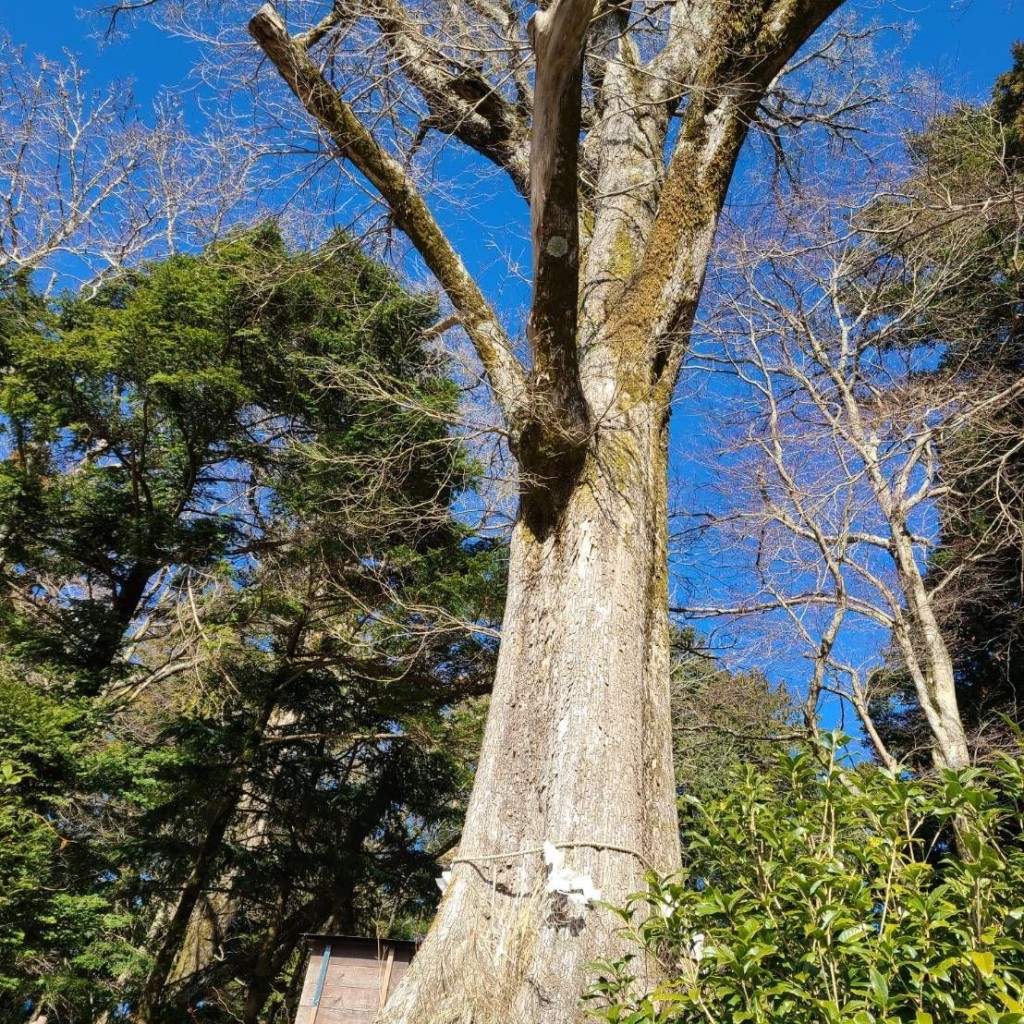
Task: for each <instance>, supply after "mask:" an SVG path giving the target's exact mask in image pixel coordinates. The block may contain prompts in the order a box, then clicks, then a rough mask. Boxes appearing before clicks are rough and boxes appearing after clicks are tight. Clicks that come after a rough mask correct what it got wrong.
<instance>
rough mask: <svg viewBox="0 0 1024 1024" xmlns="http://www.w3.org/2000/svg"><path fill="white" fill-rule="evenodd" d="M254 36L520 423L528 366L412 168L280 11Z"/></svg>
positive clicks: (268, 9)
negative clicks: (422, 273) (360, 179)
mask: <svg viewBox="0 0 1024 1024" xmlns="http://www.w3.org/2000/svg"><path fill="white" fill-rule="evenodd" d="M249 32H250V34H251V35H252V37H253V38H254V39H255V40H256V42H257V43H258V44H259V47H260V49H261V50H262V51H263V52H264V53H265V54H266V56H267V57H268V59H269V60H270V61H271V63H273V65H274V67H275V68H277V70H278V72H279V73H280V75H281V77H282V78H283V79H284V80H285V82H287V83H288V86H289V88H290V89H291V90H292V92H293V93H294V94H295V95H296V97H297V98H298V100H299V102H300V103H302V105H303V107H305V109H306V111H307V112H308V113H309V114H310V115H311V116H312V117H313V118H315V119H316V121H317V123H318V124H319V125H320V127H321V128H322V129H323V130H324V131H325V132H326V133H327V134H328V135H329V136H330V138H331V139H332V141H333V142H334V144H335V145H336V146H337V147H338V150H339V151H340V153H341V155H342V156H343V157H344V158H345V159H346V160H349V161H351V162H352V164H353V165H354V166H355V167H356V168H357V169H358V170H359V172H360V173H361V174H363V175H364V176H365V177H366V178H367V179H368V180H369V181H370V183H371V184H372V185H373V186H374V188H376V189H377V191H378V192H379V193H380V195H381V197H382V198H383V199H384V201H385V203H387V205H388V208H389V210H390V211H391V214H392V216H393V217H394V220H395V224H396V225H397V226H398V228H399V229H400V230H401V231H402V232H404V233H405V234H406V235H407V236H408V238H409V240H410V241H411V242H412V243H413V245H414V246H415V247H416V249H417V251H418V252H419V253H420V255H421V256H422V257H423V260H424V262H425V263H426V264H427V266H428V267H429V268H430V270H431V272H432V273H433V274H434V276H435V277H436V278H437V280H438V283H439V284H440V285H441V287H442V288H443V289H444V291H445V294H446V295H447V296H448V298H449V299H450V300H451V302H452V305H453V306H454V307H455V309H456V310H457V312H458V314H459V317H460V320H461V322H462V325H463V326H464V327H465V329H466V332H467V333H468V334H469V337H470V339H471V340H472V342H473V345H474V347H475V348H476V351H477V354H478V356H479V357H480V361H481V363H483V367H484V370H485V371H486V373H487V377H488V379H489V381H490V383H491V387H492V389H493V391H494V395H495V399H496V401H497V403H498V405H499V407H500V408H501V410H502V413H503V414H504V416H505V418H506V420H507V421H508V422H509V423H513V422H516V421H518V420H519V419H520V417H521V412H522V407H523V404H524V400H525V393H526V381H525V375H524V373H523V368H522V365H521V364H520V362H519V360H518V359H517V358H516V356H515V353H514V352H513V351H512V348H511V346H510V344H509V342H508V339H507V337H506V336H505V332H504V331H503V330H502V327H501V324H500V323H499V321H498V319H497V317H496V316H495V314H494V311H493V310H492V309H491V306H490V304H489V303H488V302H487V300H486V299H485V298H484V296H483V294H482V293H481V291H480V289H479V288H478V287H477V284H476V282H475V281H474V280H473V278H472V277H471V276H470V274H469V272H468V271H467V270H466V268H465V266H464V265H463V263H462V260H461V259H460V258H459V255H458V253H456V251H455V249H454V248H453V247H452V245H451V243H450V242H449V241H448V239H447V238H446V237H445V235H444V233H443V232H442V230H441V228H440V227H439V226H438V223H437V221H436V220H435V218H434V215H433V214H432V213H431V212H430V209H429V207H428V206H427V204H426V202H425V201H424V199H423V197H422V195H420V193H419V191H418V189H417V188H416V186H415V184H414V183H413V182H412V180H411V179H410V177H409V175H408V173H407V172H406V170H405V168H404V167H403V166H402V165H401V164H400V163H399V162H398V161H397V160H396V159H395V158H394V157H392V156H391V155H390V154H389V153H388V152H387V151H386V150H385V149H384V148H383V147H382V146H381V145H380V143H379V142H377V140H376V139H374V138H373V136H372V135H371V134H370V132H369V131H368V130H367V128H366V127H365V125H363V123H362V122H361V121H360V120H359V118H358V117H356V115H355V113H354V112H353V110H352V108H351V107H350V106H349V105H348V104H347V103H346V102H345V101H344V100H343V99H342V98H341V96H340V95H339V94H338V92H337V90H336V89H335V88H334V87H333V86H331V85H330V83H328V82H327V80H326V79H325V78H324V76H323V73H322V72H321V71H320V69H319V68H318V67H317V66H316V65H315V64H314V63H313V61H312V60H311V59H310V57H309V54H308V53H307V52H306V49H305V47H304V46H303V45H301V44H300V43H298V42H296V41H295V40H294V39H292V38H291V36H290V35H289V34H288V30H287V28H286V27H285V24H284V22H283V21H282V20H281V16H280V15H279V14H278V13H277V10H276V9H275V7H274V5H273V4H270V3H267V4H264V5H263V6H262V7H261V8H260V9H259V11H257V13H256V14H255V15H254V17H253V18H252V20H251V21H250V22H249Z"/></svg>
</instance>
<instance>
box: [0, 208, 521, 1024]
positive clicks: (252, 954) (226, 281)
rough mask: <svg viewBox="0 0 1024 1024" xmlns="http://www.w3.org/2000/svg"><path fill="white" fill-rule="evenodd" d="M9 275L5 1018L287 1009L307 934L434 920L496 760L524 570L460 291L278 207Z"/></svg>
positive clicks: (1, 318)
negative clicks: (404, 276)
mask: <svg viewBox="0 0 1024 1024" xmlns="http://www.w3.org/2000/svg"><path fill="white" fill-rule="evenodd" d="M8 285H9V286H8V287H7V288H6V290H5V293H4V299H3V303H2V305H0V311H2V312H0V332H2V333H0V354H2V362H3V369H4V373H3V376H2V378H0V400H2V402H3V413H4V420H3V425H4V441H5V443H4V453H3V454H4V458H3V461H2V462H0V491H2V494H3V500H2V501H0V537H2V552H0V557H2V576H0V586H2V593H0V652H2V657H3V664H2V666H0V668H2V672H0V688H2V690H3V694H2V700H0V717H2V722H0V794H2V797H3V804H2V810H0V830H2V834H3V837H4V838H5V840H8V839H9V840H10V842H5V843H4V853H3V855H2V859H0V872H2V875H3V877H2V881H0V888H2V890H3V892H4V894H5V895H4V899H3V900H2V901H0V1017H2V1018H3V1019H5V1020H12V1021H16V1020H19V1019H23V1018H25V1017H26V1016H32V1015H39V1014H40V1013H45V1014H46V1015H47V1016H48V1019H49V1020H50V1021H51V1022H56V1021H60V1022H61V1024H65V1022H67V1024H71V1022H75V1024H78V1022H81V1024H85V1022H87V1021H88V1022H93V1021H99V1020H106V1019H109V1018H110V1015H111V1014H116V1012H118V1011H119V1009H120V1010H123V1009H124V1008H126V1007H127V1008H131V1009H132V1010H134V1011H135V1012H137V1013H138V1014H140V1015H145V1016H147V1017H150V1018H152V1019H157V1018H162V1019H163V1018H165V1019H170V1020H180V1019H183V1017H185V1016H187V1015H189V1014H191V1015H192V1017H194V1018H195V1019H199V1020H210V1021H214V1020H217V1021H219V1020H238V1019H242V1020H246V1021H253V1022H254V1021H256V1020H257V1019H261V1020H270V1019H284V1018H285V1017H286V1016H287V1013H288V1007H287V1005H286V1004H287V1001H288V999H289V997H291V998H292V999H294V997H295V995H296V989H295V987H294V985H293V980H294V977H295V972H296V971H297V969H298V964H299V959H300V955H301V954H300V950H301V936H302V934H303V933H304V932H308V931H315V930H318V929H322V928H343V929H345V930H373V929H374V928H376V927H389V928H391V929H392V930H397V931H402V930H406V931H408V930H415V929H416V928H418V927H421V926H422V925H421V922H422V921H423V919H424V917H425V915H428V914H429V913H430V911H431V910H432V907H433V903H434V900H435V898H436V888H435V886H434V883H433V876H434V875H435V874H436V873H437V871H436V868H435V861H434V857H435V855H436V854H437V853H439V852H443V850H444V849H445V847H447V846H450V845H451V843H452V842H453V841H454V838H455V836H457V832H458V827H459V818H460V808H461V805H462V797H463V795H464V790H465V789H466V787H467V786H468V782H469V775H468V772H469V762H470V758H471V756H472V754H473V752H474V751H475V742H474V737H475V735H476V724H477V718H478V714H477V711H476V703H475V702H476V698H477V696H478V695H479V694H481V693H482V692H484V691H485V690H486V688H487V684H488V681H489V675H490V669H491V663H492V660H493V643H492V641H490V640H488V639H487V636H488V631H487V630H486V629H485V628H484V627H485V626H486V625H487V624H488V623H490V622H493V621H494V620H495V619H496V618H497V616H498V614H499V611H500V608H499V606H498V602H497V601H496V599H495V593H496V590H495V587H497V588H498V591H499V592H500V583H501V577H502V572H503V569H502V558H501V553H500V551H498V550H496V549H493V548H492V546H490V545H487V544H482V543H480V542H475V541H473V540H472V538H471V537H470V536H469V534H468V533H467V530H466V529H465V528H464V527H463V526H461V525H460V524H459V523H458V522H457V521H455V520H454V519H453V518H452V516H451V513H450V506H451V502H452V500H453V499H454V498H455V496H456V495H457V494H458V493H459V492H460V491H461V490H462V489H464V488H466V487H468V486H470V485H471V484H472V480H473V471H474V469H473V465H472V463H471V461H470V460H469V459H468V458H467V456H466V453H465V451H464V450H463V448H462V447H461V446H460V445H459V444H457V443H454V442H453V441H452V439H451V438H450V437H449V432H448V429H447V426H446V422H447V418H448V417H450V415H451V413H452V412H453V410H454V406H455V403H456V400H457V391H456V388H455V386H454V385H453V383H452V382H451V380H450V378H449V377H448V376H447V373H446V369H447V367H446V366H445V364H444V363H443V361H439V360H438V359H437V358H436V356H435V355H434V354H432V353H431V351H430V350H429V349H428V347H427V346H426V345H425V343H424V341H423V332H424V329H425V328H426V327H428V326H429V325H430V324H431V323H432V322H433V320H434V318H435V316H436V309H435V305H434V303H433V301H432V300H431V299H430V298H429V297H425V296H413V295H410V294H408V293H406V292H404V291H403V290H402V289H400V288H399V287H398V285H397V284H396V282H395V280H394V279H393V278H392V277H391V276H390V275H389V274H388V273H387V272H386V271H384V270H382V269H381V268H380V267H379V266H377V265H375V264H374V263H372V262H371V261H369V260H368V259H366V258H365V257H364V256H363V255H362V254H361V253H360V252H359V251H358V249H357V248H356V247H355V246H354V245H353V244H352V243H351V242H349V241H347V240H346V239H344V238H337V239H334V240H333V241H332V242H331V244H330V245H328V246H326V247H325V248H324V249H323V250H321V251H319V252H315V253H308V254H299V255H294V254H291V253H289V252H288V250H287V249H286V248H285V246H284V244H283V243H282V240H281V238H280V236H279V235H278V233H277V232H276V230H275V229H274V228H273V227H270V226H265V227H261V228H259V229H257V230H254V231H252V232H249V233H247V234H243V235H240V236H238V237H236V238H233V239H230V240H228V241H226V242H222V243H218V244H216V245H212V246H210V247H209V248H208V249H207V250H206V251H205V252H203V253H202V254H200V255H194V256H178V257H175V258H173V259H170V260H168V261H166V262H163V263H159V264H154V265H150V266H146V267H143V268H141V269H139V270H137V271H134V272H132V273H130V274H125V275H123V276H120V277H118V278H117V279H115V280H113V281H111V282H109V283H108V284H106V285H105V286H104V287H103V288H102V289H101V291H100V292H99V294H97V295H95V296H91V297H86V296H83V297H78V298H76V297H68V298H66V299H64V300H62V301H61V302H59V303H57V304H55V305H48V304H46V303H43V302H42V301H40V300H39V299H38V298H37V297H36V296H34V295H33V294H32V292H31V290H30V288H28V287H27V286H26V283H25V282H24V281H20V280H19V281H11V282H9V283H8ZM367 380H373V381H376V382H377V383H378V384H381V383H382V382H387V384H388V386H390V387H391V388H393V390H394V394H393V395H392V396H389V395H388V394H387V392H386V390H381V388H378V389H377V390H376V391H375V392H373V393H367V392H366V391H365V389H364V388H362V387H361V386H359V385H358V383H357V382H360V381H363V382H365V381H367ZM462 621H466V622H471V623H474V624H476V626H477V627H479V628H477V629H475V630H473V631H470V630H467V629H466V628H464V627H463V626H461V625H460V623H461V622H462Z"/></svg>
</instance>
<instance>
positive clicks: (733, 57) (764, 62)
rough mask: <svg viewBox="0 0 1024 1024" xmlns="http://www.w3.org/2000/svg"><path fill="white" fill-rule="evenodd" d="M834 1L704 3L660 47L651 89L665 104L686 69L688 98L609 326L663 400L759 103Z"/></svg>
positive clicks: (839, 0) (833, 7)
mask: <svg viewBox="0 0 1024 1024" xmlns="http://www.w3.org/2000/svg"><path fill="white" fill-rule="evenodd" d="M841 3H842V0H748V3H746V4H745V5H743V6H744V7H745V10H744V11H743V13H742V14H741V13H740V12H739V11H738V10H737V9H735V8H734V7H733V5H731V4H730V5H725V6H722V7H720V8H715V9H714V10H713V11H711V10H708V9H707V5H702V6H701V12H702V18H701V19H697V20H696V21H695V22H694V25H693V26H692V27H691V30H690V32H689V35H688V36H686V38H685V39H683V40H682V41H679V42H677V43H676V44H675V48H674V49H673V48H672V47H671V46H670V47H669V48H667V53H666V54H665V56H664V60H663V67H662V68H661V71H660V73H659V74H658V75H656V76H655V77H654V78H652V82H653V85H652V89H653V90H654V96H655V98H658V97H659V96H660V98H661V99H662V100H664V101H668V102H671V103H674V102H675V99H674V98H675V97H676V96H677V95H679V92H680V91H682V90H681V89H678V88H677V87H678V86H679V85H680V83H679V82H678V81H674V80H675V79H677V78H678V77H679V76H681V75H685V77H687V78H690V79H691V81H690V82H689V83H688V85H687V92H688V102H687V106H686V108H685V113H684V114H683V124H682V128H681V130H680V138H679V143H678V145H677V147H676V151H675V153H674V154H673V156H672V160H671V162H670V164H669V168H668V172H667V174H666V178H665V185H664V188H663V190H662V193H661V201H660V204H659V209H658V213H657V216H656V217H655V219H654V223H653V225H652V227H651V232H650V236H649V241H648V245H647V249H646V252H645V253H644V259H643V262H642V264H641V266H640V267H639V268H638V270H637V273H636V274H635V275H634V277H633V280H632V282H631V283H630V286H629V288H628V289H627V290H626V292H625V294H624V296H623V301H622V302H621V304H620V305H619V308H618V310H617V314H616V316H615V317H613V324H612V325H611V327H610V330H609V333H610V334H611V335H612V336H613V337H619V338H621V343H622V344H624V345H626V346H629V347H630V348H632V349H634V350H635V352H636V353H637V356H636V361H637V362H639V361H640V360H639V353H641V352H644V353H645V354H646V356H647V358H649V359H652V360H653V367H652V369H653V379H654V381H655V382H656V383H657V384H658V386H659V389H660V396H661V400H662V401H663V402H665V403H667V402H668V401H669V400H670V398H671V391H672V386H673V385H674V382H675V368H676V367H677V366H678V364H679V358H680V356H681V353H682V348H683V345H684V344H685V341H686V339H687V338H688V336H689V326H690V324H691V323H692V320H693V316H694V315H695V313H696V310H697V302H698V301H699V299H700V293H701V289H702V287H703V283H704V274H705V272H706V269H707V260H708V257H709V255H710V252H711V246H712V243H713V241H714V235H715V230H716V227H717V224H718V217H719V214H720V213H721V209H722V206H723V204H724V202H725V197H726V193H727V192H728V188H729V183H730V181H731V179H732V173H733V168H734V167H735V164H736V159H737V157H738V156H739V152H740V149H741V147H742V145H743V142H744V140H745V139H746V135H747V131H748V129H749V126H750V123H751V121H752V119H753V116H754V113H755V111H756V109H757V105H758V103H759V102H760V100H761V97H762V96H763V95H764V92H765V90H766V89H767V88H768V86H769V85H770V84H771V82H772V80H773V79H774V78H775V76H776V75H777V74H779V72H780V71H781V70H782V68H783V67H784V66H785V64H786V62H787V61H788V60H789V59H790V58H791V57H792V56H793V54H794V53H796V51H797V50H798V49H799V48H800V47H801V46H802V45H803V44H804V42H805V41H806V40H807V39H808V38H809V37H810V36H811V35H812V33H813V32H814V31H815V30H816V29H817V28H818V26H819V25H821V23H822V22H823V21H824V20H825V19H826V18H827V17H828V16H829V15H830V14H831V13H832V12H833V11H834V10H836V8H838V7H839V6H840V5H841ZM705 20H706V21H707V24H705ZM702 41H703V42H702ZM693 60H696V61H697V63H696V64H695V65H694V66H693V68H692V74H691V73H690V72H691V69H690V68H689V67H688V64H689V62H690V61H693ZM666 83H668V88H667V91H666ZM666 371H667V372H666Z"/></svg>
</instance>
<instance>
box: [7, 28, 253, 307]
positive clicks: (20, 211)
mask: <svg viewBox="0 0 1024 1024" xmlns="http://www.w3.org/2000/svg"><path fill="white" fill-rule="evenodd" d="M0 50H2V56H0V273H13V272H16V271H41V272H43V273H45V274H48V275H49V280H50V287H51V288H52V287H53V286H54V285H65V284H66V283H67V282H68V281H76V282H83V283H95V282H96V281H98V280H99V279H100V278H101V277H103V276H104V275H106V274H109V273H110V272H111V271H112V270H116V269H117V268H120V267H124V266H126V265H129V264H131V263H132V262H133V261H136V260H138V259H140V258H144V257H149V258H154V257H159V256H165V255H168V254H170V253H172V252H176V251H178V250H180V249H182V248H188V247H190V246H192V247H195V246H199V245H202V244H203V243H205V242H206V241H208V240H209V239H210V238H211V237H216V235H218V234H219V233H220V232H221V230H222V229H223V228H224V227H225V226H226V225H227V224H228V223H229V222H231V221H233V220H237V216H238V214H239V213H240V212H241V211H243V210H244V213H245V214H246V215H247V216H250V217H251V216H252V215H253V213H254V209H255V207H254V204H253V198H254V186H255V179H254V172H255V166H256V161H257V154H255V153H253V152H252V151H251V150H249V149H247V148H246V147H245V145H244V144H243V140H241V139H234V138H232V137H230V136H226V135H223V134H220V133H218V132H215V131H211V132H209V133H208V134H207V135H205V136H203V137H200V136H197V135H195V134H194V133H192V132H191V131H190V130H189V129H188V127H187V126H186V123H185V119H184V117H183V115H182V114H181V112H180V111H176V110H175V109H174V106H173V104H172V103H170V102H168V103H166V104H163V105H159V104H158V105H157V107H156V109H155V110H154V111H153V114H152V116H151V117H150V118H149V119H148V120H147V119H145V118H144V117H143V116H142V115H141V114H140V112H139V110H138V108H137V106H136V104H135V102H134V100H133V98H132V95H131V90H130V89H129V87H128V86H127V85H126V84H125V83H114V84H111V85H109V86H107V87H106V88H104V89H95V88H93V87H92V86H91V85H90V83H89V78H88V74H87V72H86V70H85V69H84V68H83V67H82V65H81V64H80V62H79V61H78V59H77V58H76V57H75V56H73V55H71V54H65V55H64V57H63V58H62V59H61V60H51V59H48V58H45V57H39V58H32V57H29V56H28V55H27V54H26V53H25V50H24V49H23V48H21V47H18V46H15V45H14V44H13V43H12V42H11V40H10V39H9V38H7V37H0Z"/></svg>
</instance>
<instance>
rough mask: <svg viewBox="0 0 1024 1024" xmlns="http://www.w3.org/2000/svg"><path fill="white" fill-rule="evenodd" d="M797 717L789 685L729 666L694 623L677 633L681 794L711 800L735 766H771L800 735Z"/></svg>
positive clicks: (675, 699)
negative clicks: (796, 729) (778, 684)
mask: <svg viewBox="0 0 1024 1024" xmlns="http://www.w3.org/2000/svg"><path fill="white" fill-rule="evenodd" d="M796 721H797V711H796V707H795V706H794V703H793V700H792V698H791V697H790V696H789V694H788V693H787V692H786V691H785V689H783V688H781V687H776V688H773V687H772V686H771V685H770V684H769V683H768V681H767V680H766V679H765V678H764V676H763V675H761V674H760V673H758V672H733V671H730V670H729V669H727V668H725V667H723V666H722V665H721V664H720V663H719V661H718V659H717V658H716V657H715V654H714V652H713V651H711V650H709V649H708V647H707V646H706V644H705V643H704V642H703V641H702V640H701V638H700V637H699V636H698V635H697V633H696V632H695V631H694V630H693V629H692V628H691V627H683V628H678V629H676V630H675V631H674V632H673V636H672V740H673V761H674V764H675V771H676V787H677V791H678V792H679V793H681V794H683V795H685V796H687V797H691V798H695V799H696V800H698V801H703V802H707V801H710V800H712V799H714V798H716V797H718V796H720V795H721V793H722V790H723V786H726V785H728V784H729V778H730V770H732V769H735V768H737V767H738V766H740V765H744V764H745V765H750V766H751V767H753V766H756V765H767V764H769V763H770V762H771V761H772V760H773V758H774V756H775V754H776V753H777V752H778V750H779V749H780V747H781V745H782V744H784V743H785V742H786V741H787V738H791V737H792V736H793V734H794V726H795V725H796ZM688 806H689V805H688ZM685 817H686V816H685V815H684V818H685Z"/></svg>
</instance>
